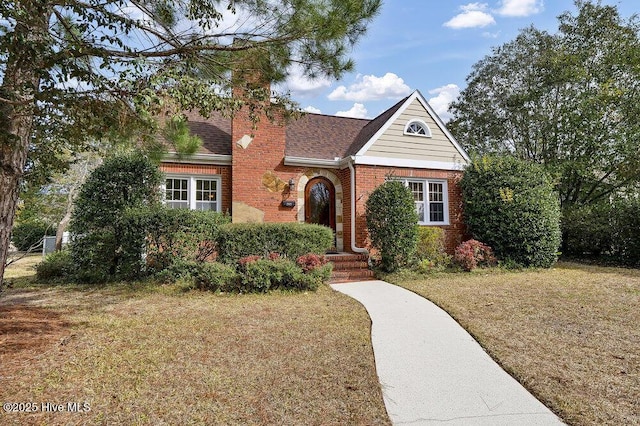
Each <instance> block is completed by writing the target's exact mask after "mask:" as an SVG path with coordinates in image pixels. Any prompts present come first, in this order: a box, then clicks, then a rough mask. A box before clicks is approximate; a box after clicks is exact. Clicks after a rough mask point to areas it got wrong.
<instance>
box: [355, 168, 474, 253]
mask: <svg viewBox="0 0 640 426" xmlns="http://www.w3.org/2000/svg"><path fill="white" fill-rule="evenodd" d="M355 167H356V194H355V198H356V242H357V245H358V246H359V247H363V246H365V245H366V239H367V224H366V219H365V216H364V214H365V202H366V201H367V198H368V197H369V194H370V193H371V192H372V191H373V190H374V189H375V188H376V187H377V186H378V185H380V184H382V183H384V181H385V178H386V177H387V176H389V175H391V176H394V177H415V178H435V179H447V186H448V197H449V223H450V224H449V225H446V226H438V227H439V228H442V229H444V231H445V248H446V250H447V252H448V253H451V254H452V253H453V251H454V250H455V248H456V247H457V245H458V244H460V242H461V241H462V240H463V238H464V236H465V232H466V231H465V226H464V223H463V218H462V196H461V189H460V186H459V185H458V180H459V179H460V178H461V177H462V172H460V171H448V170H424V169H407V168H394V167H379V166H355ZM345 241H346V240H345Z"/></svg>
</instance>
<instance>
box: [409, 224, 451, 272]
mask: <svg viewBox="0 0 640 426" xmlns="http://www.w3.org/2000/svg"><path fill="white" fill-rule="evenodd" d="M416 257H417V258H418V269H419V270H421V271H422V272H427V271H432V270H439V269H444V268H446V267H447V266H448V265H449V263H450V262H451V256H449V255H448V254H447V252H446V250H445V248H444V230H443V229H442V228H437V227H433V226H420V227H418V243H417V245H416Z"/></svg>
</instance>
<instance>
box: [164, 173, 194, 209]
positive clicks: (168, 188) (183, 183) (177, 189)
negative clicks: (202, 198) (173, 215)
mask: <svg viewBox="0 0 640 426" xmlns="http://www.w3.org/2000/svg"><path fill="white" fill-rule="evenodd" d="M165 201H166V203H167V206H169V207H171V208H172V209H188V208H189V180H188V179H173V178H171V179H167V180H166V182H165Z"/></svg>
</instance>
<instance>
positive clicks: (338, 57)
mask: <svg viewBox="0 0 640 426" xmlns="http://www.w3.org/2000/svg"><path fill="white" fill-rule="evenodd" d="M379 7H380V0H279V1H277V2H275V1H273V0H163V1H156V0H68V1H64V2H61V1H57V0H7V1H3V2H0V76H1V77H0V78H1V79H2V80H1V83H0V268H2V269H0V272H2V273H3V272H4V261H5V258H6V252H7V248H8V243H9V235H10V232H11V227H12V225H13V217H14V214H15V208H16V203H17V199H18V193H19V188H20V184H21V181H22V179H23V177H24V176H27V177H29V178H31V179H35V178H36V177H46V174H47V172H48V171H49V170H52V169H54V168H56V167H61V166H63V165H64V160H63V159H61V158H60V156H59V155H58V154H59V153H60V152H61V151H63V150H64V149H70V150H71V151H76V150H81V151H83V150H84V149H83V148H82V145H84V144H86V143H88V142H91V141H96V140H109V141H120V142H129V143H131V142H132V141H133V142H134V143H135V144H136V146H141V145H143V144H147V145H154V143H156V142H157V139H156V138H155V137H154V134H155V133H156V132H157V130H158V127H159V123H160V122H162V120H160V121H157V120H156V117H158V116H166V117H169V118H171V117H174V116H176V115H178V116H179V115H180V113H181V111H184V110H192V109H193V110H199V111H200V112H201V113H202V114H203V115H205V116H207V115H208V114H209V113H210V112H211V111H213V110H218V111H222V112H224V113H231V112H233V111H235V110H237V109H238V108H240V107H241V106H242V105H243V103H244V104H247V103H248V104H249V105H256V104H257V105H259V106H260V107H263V108H264V107H270V104H269V103H268V102H266V103H265V99H266V100H268V99H269V98H270V97H271V94H270V93H266V91H265V90H264V86H263V85H262V86H261V85H260V84H256V81H255V80H251V79H248V78H247V76H250V75H252V73H253V74H255V72H258V73H259V74H261V75H262V76H263V77H264V78H265V79H268V80H270V81H282V80H283V79H284V78H285V77H286V76H287V75H288V74H289V73H291V72H292V70H293V67H294V66H295V67H296V68H297V69H300V70H301V72H302V73H304V74H305V75H307V76H311V77H314V76H326V77H329V78H333V77H339V76H340V75H342V74H343V73H344V72H345V71H348V70H350V69H351V68H352V66H353V63H352V62H351V60H350V58H349V54H350V47H352V46H353V44H354V43H356V42H357V41H358V39H359V38H360V37H361V36H362V34H363V33H364V32H365V30H366V25H367V24H368V22H369V21H370V20H371V19H372V18H373V17H374V16H375V14H376V13H377V11H378V9H379ZM232 70H234V71H242V72H236V73H235V74H233V76H234V77H232V73H231V71H232ZM232 84H233V85H240V86H243V87H241V89H242V93H243V95H244V96H243V100H242V101H240V100H238V99H237V98H234V97H232V96H230V87H231V85H232ZM277 98H278V99H279V101H280V102H279V103H278V105H279V107H283V106H286V105H288V102H287V99H286V97H283V96H280V97H277ZM255 116H256V115H253V117H255ZM178 136H179V137H178V139H179V140H181V141H182V142H184V141H185V139H184V136H183V135H178ZM187 142H190V141H188V140H187ZM187 145H188V146H191V145H192V144H191V143H187ZM25 172H26V175H25ZM2 273H0V286H1V283H2V282H1V276H2Z"/></svg>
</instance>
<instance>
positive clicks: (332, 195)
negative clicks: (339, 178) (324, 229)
mask: <svg viewBox="0 0 640 426" xmlns="http://www.w3.org/2000/svg"><path fill="white" fill-rule="evenodd" d="M304 197H305V203H304V214H305V222H307V223H316V224H319V225H324V226H328V227H329V228H331V229H333V231H334V232H335V230H336V190H335V188H334V186H333V183H331V181H330V180H329V179H327V178H324V177H316V178H313V179H311V180H310V181H309V183H307V186H306V187H305V190H304Z"/></svg>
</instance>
